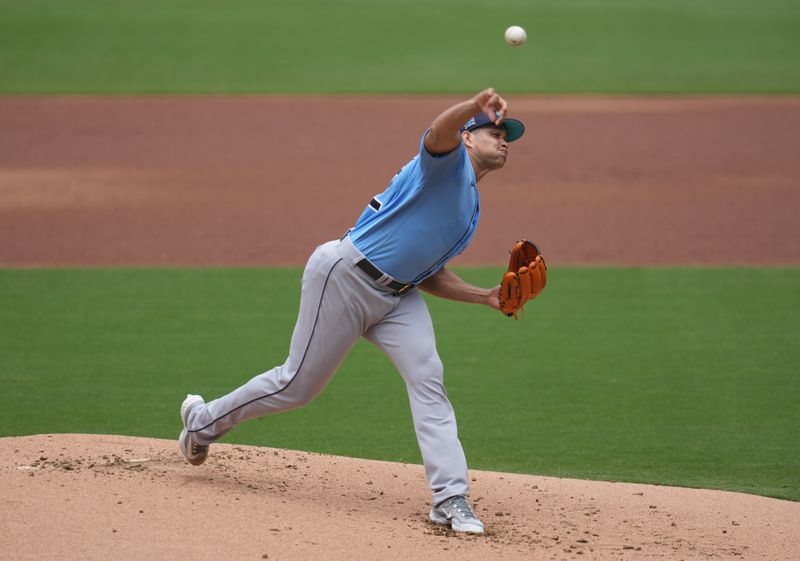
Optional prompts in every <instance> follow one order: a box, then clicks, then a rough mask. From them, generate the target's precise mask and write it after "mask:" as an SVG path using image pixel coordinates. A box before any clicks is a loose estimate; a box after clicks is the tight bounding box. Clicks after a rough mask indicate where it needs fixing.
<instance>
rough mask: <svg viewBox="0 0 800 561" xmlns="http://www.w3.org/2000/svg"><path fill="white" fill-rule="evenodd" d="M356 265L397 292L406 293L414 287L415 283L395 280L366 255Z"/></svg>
mask: <svg viewBox="0 0 800 561" xmlns="http://www.w3.org/2000/svg"><path fill="white" fill-rule="evenodd" d="M356 267H358V268H359V269H361V270H362V271H364V272H365V273H367V275H369V277H370V278H371V279H372V280H374V281H377V282H378V284H381V285H383V286H385V287H387V288H391V289H392V290H394V292H395V294H398V295H399V294H405V293H406V292H408V291H409V290H410V289H412V288H414V285H413V284H405V283H402V282H399V281H396V280H394V279H393V278H392V277H390V276H389V275H385V274H384V273H383V271H381V270H380V269H378V268H377V267H376V266H375V265H373V264H372V263H371V262H370V260H369V259H367V258H366V257H365V258H364V259H362V260H361V261H359V262H358V263H356Z"/></svg>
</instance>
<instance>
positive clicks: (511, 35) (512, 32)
mask: <svg viewBox="0 0 800 561" xmlns="http://www.w3.org/2000/svg"><path fill="white" fill-rule="evenodd" d="M527 39H528V34H527V33H525V30H524V29H522V28H521V27H520V26H518V25H512V26H511V27H509V28H508V29H506V43H508V44H509V45H511V46H512V47H519V46H520V45H523V44H524V43H525V41H526V40H527Z"/></svg>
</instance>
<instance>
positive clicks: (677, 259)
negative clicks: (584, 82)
mask: <svg viewBox="0 0 800 561" xmlns="http://www.w3.org/2000/svg"><path fill="white" fill-rule="evenodd" d="M452 100H453V98H441V97H439V98H429V97H400V98H397V97H384V98H367V97H357V98H345V97H341V98H317V97H306V98H300V99H296V98H282V97H269V98H259V97H239V98H215V97H209V98H197V97H191V98H180V97H174V98H159V97H153V98H126V97H114V98H92V97H34V98H25V97H5V98H0V240H2V243H0V266H4V267H39V266H46V267H50V266H73V265H99V266H104V265H125V266H130V265H133V266H138V265H164V266H167V265H169V266H171V265H263V266H269V265H276V264H277V265H301V264H302V263H303V262H304V261H305V259H306V256H307V255H308V254H309V252H310V251H311V249H312V248H313V247H314V246H315V245H316V244H318V243H320V242H323V241H325V240H328V239H331V238H335V237H338V236H341V234H342V233H343V232H344V231H345V230H346V229H347V228H348V227H350V226H351V225H352V223H353V221H354V220H355V219H356V217H357V216H358V214H360V212H361V210H362V209H363V207H364V205H365V204H366V203H367V201H369V199H370V198H371V197H372V196H373V195H374V194H376V193H378V192H380V191H382V190H383V189H384V188H385V186H386V184H387V182H388V181H389V180H390V179H391V176H392V175H393V174H394V173H395V172H396V170H397V167H398V166H400V165H402V164H403V163H404V162H405V161H407V159H408V158H409V157H410V156H411V155H413V153H414V152H415V151H416V150H417V147H418V141H419V138H420V135H421V133H422V131H423V130H424V128H425V126H426V125H427V124H428V122H429V121H430V119H431V118H432V117H433V116H435V114H436V112H437V111H438V110H439V109H441V107H443V106H444V105H445V104H446V103H448V102H449V101H452ZM510 102H511V113H512V115H513V116H515V117H517V118H520V119H522V120H523V121H525V122H526V124H527V125H528V133H527V135H526V137H525V138H524V139H523V140H521V141H519V142H518V143H515V144H514V145H512V150H511V153H510V157H509V162H508V164H507V167H506V169H504V170H502V171H500V172H497V173H495V174H492V175H490V176H489V177H488V178H487V179H486V180H485V181H483V182H481V184H480V188H481V197H482V220H481V225H480V227H479V229H478V232H477V235H476V238H475V241H474V242H473V244H472V245H471V247H470V248H469V249H468V251H467V252H466V253H465V254H464V255H463V256H461V257H459V258H458V260H457V261H456V262H455V263H456V264H461V265H466V264H499V263H502V262H503V261H504V260H505V257H504V256H505V255H506V251H507V249H508V247H509V245H510V243H511V242H513V241H514V240H516V239H518V238H521V237H529V238H532V239H534V240H536V241H537V242H539V244H540V245H541V246H542V248H543V250H544V253H545V255H546V256H547V257H548V263H549V264H550V265H551V266H556V267H557V266H559V265H563V264H571V265H574V264H626V265H664V264H674V265H694V264H698V265H699V264H704V265H705V264H718V265H764V264H765V265H775V264H792V265H797V264H799V263H800V221H798V220H797V209H798V208H800V159H798V158H797V147H798V146H800V98H770V99H759V98H729V99H713V98H685V99H658V98H650V99H636V98H629V99H626V98H622V99H592V98H514V97H511V99H510ZM177 406H178V404H176V407H177ZM177 431H178V427H177V423H176V435H177ZM472 477H473V479H474V480H473V483H472V485H473V496H472V498H473V500H474V501H475V503H476V506H477V511H478V513H479V514H480V515H481V516H482V517H483V518H484V520H485V521H486V523H487V527H488V534H487V535H486V536H483V537H469V536H461V535H455V534H452V533H450V532H445V531H443V530H441V529H440V528H438V527H434V526H431V525H430V524H428V523H427V522H426V513H427V508H428V493H427V489H426V485H425V480H424V476H423V471H422V468H421V467H420V466H413V465H400V464H391V463H385V462H374V461H365V460H356V459H348V458H338V457H328V456H321V455H314V454H304V453H299V452H290V451H285V450H271V449H266V448H254V447H245V446H233V445H215V446H214V447H213V451H212V456H211V458H210V459H209V461H208V463H207V465H205V466H202V467H200V468H195V467H192V466H190V465H188V464H186V463H185V462H184V460H183V458H182V457H181V456H180V454H179V452H178V450H177V445H176V443H175V442H167V441H157V440H147V439H140V438H127V437H118V436H82V435H58V436H52V435H51V436H31V437H18V438H4V439H0V488H2V489H3V493H2V495H0V559H9V560H11V559H13V560H15V561H25V560H40V559H65V560H73V559H83V560H90V559H98V560H101V559H102V560H106V559H112V558H113V559H116V560H119V561H126V560H139V559H177V558H186V559H215V560H216V559H231V560H249V559H252V560H258V559H270V560H273V561H274V560H295V559H296V560H301V559H302V560H306V559H322V558H324V559H328V560H338V559H342V560H345V559H347V560H350V559H402V560H404V561H406V560H408V559H436V558H447V557H449V556H453V557H456V558H459V559H464V560H470V559H476V560H477V559H515V560H516V559H532V560H539V559H541V560H551V559H552V560H558V559H571V560H572V559H603V560H605V559H615V560H616V559H673V560H679V559H685V560H693V559H745V560H749V559H763V560H770V561H776V560H786V561H790V560H796V559H800V504H798V503H791V502H786V501H779V500H775V499H767V498H763V497H755V496H748V495H742V494H736V493H726V492H718V491H703V490H689V489H676V488H670V487H654V486H646V485H629V484H622V483H596V482H586V481H573V480H564V479H553V478H544V477H535V476H527V475H511V474H502V473H486V472H478V471H474V472H472Z"/></svg>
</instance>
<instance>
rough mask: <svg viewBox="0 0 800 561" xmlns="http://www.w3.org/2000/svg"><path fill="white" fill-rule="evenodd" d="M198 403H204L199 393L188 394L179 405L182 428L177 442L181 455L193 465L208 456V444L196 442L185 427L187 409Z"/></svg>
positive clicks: (203, 460) (196, 464)
mask: <svg viewBox="0 0 800 561" xmlns="http://www.w3.org/2000/svg"><path fill="white" fill-rule="evenodd" d="M198 403H205V401H203V398H202V397H200V396H199V395H192V394H189V395H187V396H186V399H184V400H183V404H182V405H181V421H183V430H182V431H181V435H180V436H179V437H178V443H179V444H180V446H181V452H183V456H184V457H185V458H186V461H187V462H189V463H190V464H192V465H193V466H199V465H200V464H202V463H203V462H205V461H206V458H207V457H208V446H207V445H206V446H203V445H202V444H198V443H197V442H196V441H195V439H194V437H192V435H191V434H190V433H189V431H188V430H187V428H186V417H187V416H188V415H189V410H190V409H191V408H192V407H194V406H195V405H197V404H198Z"/></svg>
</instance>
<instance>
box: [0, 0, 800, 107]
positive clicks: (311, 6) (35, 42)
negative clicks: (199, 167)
mask: <svg viewBox="0 0 800 561" xmlns="http://www.w3.org/2000/svg"><path fill="white" fill-rule="evenodd" d="M512 24H518V25H522V26H523V27H525V28H526V29H527V30H528V35H529V41H528V44H527V45H526V46H524V47H522V48H516V49H512V48H510V47H507V46H506V45H505V44H504V43H503V41H502V36H503V30H504V29H505V28H506V27H507V26H508V25H512ZM798 61H800V2H797V1H795V0H761V1H759V2H754V1H753V0H727V1H726V2H698V1H696V0H653V1H648V2H644V1H642V0H575V1H570V2H564V1H562V0H530V1H529V0H498V1H497V2H493V3H492V4H491V5H487V4H486V3H485V2H477V1H474V0H466V1H465V0H438V1H436V2H427V1H423V0H391V1H390V0H347V1H338V2H328V1H324V0H292V1H286V0H284V1H264V0H232V1H230V2H219V1H216V0H170V1H169V2H162V1H160V0H136V1H132V2H121V1H114V0H71V1H70V2H58V1H55V0H0V93H6V94H8V93H142V92H149V93H174V92H182V93H231V92H237V93H248V92H252V93H263V92H266V93H275V92H289V93H317V92H346V93H352V92H356V93H384V92H400V93H406V92H473V91H478V90H480V89H482V88H484V87H486V86H487V85H492V86H494V87H496V88H498V90H500V91H502V92H505V93H512V92H513V93H542V92H547V93H550V92H559V93H560V92H573V93H598V92H605V93H620V92H621V93H743V92H764V93H798V92H800V64H798Z"/></svg>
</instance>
